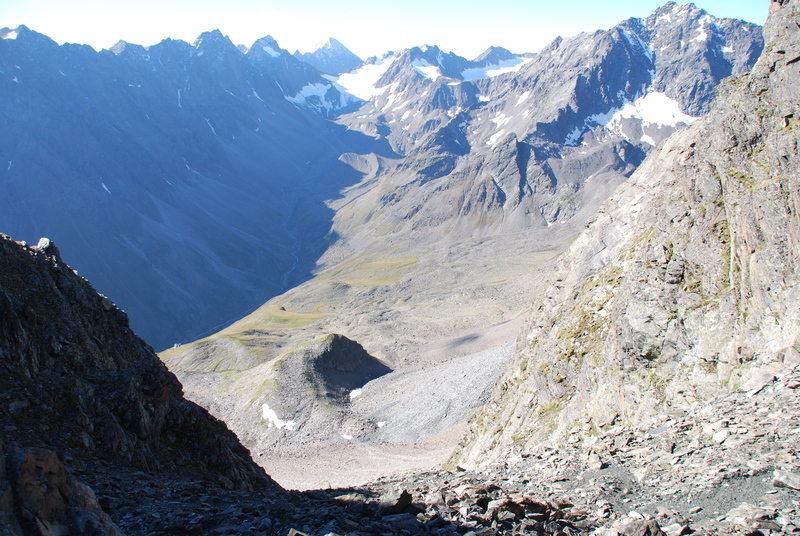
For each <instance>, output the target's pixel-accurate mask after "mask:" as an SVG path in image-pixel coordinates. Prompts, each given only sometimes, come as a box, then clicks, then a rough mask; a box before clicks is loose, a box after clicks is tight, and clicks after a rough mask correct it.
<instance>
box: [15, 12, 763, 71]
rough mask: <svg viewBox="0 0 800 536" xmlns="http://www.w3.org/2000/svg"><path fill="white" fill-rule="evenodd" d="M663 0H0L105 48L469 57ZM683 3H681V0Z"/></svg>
mask: <svg viewBox="0 0 800 536" xmlns="http://www.w3.org/2000/svg"><path fill="white" fill-rule="evenodd" d="M665 2H666V0H605V1H598V0H569V1H565V0H557V1H555V2H544V1H540V0H493V1H492V2H491V3H489V2H487V1H486V0H481V1H477V0H459V1H452V0H449V1H437V0H404V1H402V2H400V1H397V0H395V1H391V2H387V1H383V0H371V1H370V0H335V1H330V0H329V1H325V2H323V1H321V0H293V1H292V2H288V1H286V0H284V1H281V2H276V1H271V0H124V1H121V0H71V1H65V0H0V28H2V27H4V26H7V27H9V28H16V27H17V26H18V25H20V24H24V25H26V26H28V27H29V28H30V29H32V30H36V31H37V32H40V33H43V34H46V35H48V36H50V37H51V38H52V39H54V40H55V41H57V42H59V43H63V42H70V43H84V44H89V45H91V46H93V47H94V48H95V49H97V50H100V49H103V48H109V47H111V46H113V45H114V43H116V42H117V41H119V40H124V41H128V42H130V43H136V44H140V45H145V46H148V45H153V44H155V43H158V42H159V41H161V40H162V39H164V38H167V37H171V38H173V39H183V40H185V41H188V42H190V43H191V42H193V41H194V40H195V39H196V38H197V36H198V35H199V34H200V33H201V32H203V31H207V30H213V29H219V30H221V31H222V33H224V34H225V35H227V36H228V37H230V39H231V41H233V42H234V43H235V44H242V45H246V46H249V45H251V44H252V43H253V41H255V40H256V39H258V38H259V37H263V36H265V35H272V36H273V37H274V38H275V39H276V40H277V41H278V44H280V46H281V47H282V48H285V49H287V50H289V51H290V52H294V51H295V50H297V49H299V50H301V51H303V52H305V51H310V50H314V49H315V48H317V47H318V46H319V45H320V44H321V43H322V42H324V41H325V39H326V38H328V37H335V38H336V39H338V40H339V41H341V42H342V43H343V44H344V45H345V46H347V47H348V48H349V49H350V50H352V51H353V52H355V53H356V54H357V55H359V56H361V57H362V58H367V57H369V56H373V55H379V54H382V53H383V52H386V51H388V50H401V49H404V48H409V47H412V46H417V45H424V44H429V45H438V46H439V47H440V48H442V49H444V50H446V51H452V52H455V53H457V54H459V55H462V56H465V57H467V58H473V57H475V56H477V55H478V54H480V53H481V52H482V51H484V50H485V49H486V48H488V47H489V46H491V45H497V46H503V47H505V48H508V49H510V50H511V51H513V52H536V51H538V50H539V49H541V48H542V47H544V46H545V45H546V44H547V43H549V42H550V41H551V40H552V39H553V38H555V37H556V36H558V35H561V36H563V37H566V36H570V35H575V34H577V33H580V32H582V31H594V30H597V29H608V28H610V27H612V26H614V25H615V24H617V23H619V22H621V21H622V20H625V19H627V18H628V17H645V16H647V15H649V14H650V13H652V12H653V11H654V10H655V9H656V8H658V7H659V6H661V5H663V4H664V3H665ZM678 3H685V2H682V1H679V2H678ZM694 3H695V5H697V6H698V7H701V8H703V9H705V10H706V11H708V12H709V13H711V14H712V15H715V16H717V17H733V18H739V19H744V20H747V21H750V22H755V23H758V24H763V23H764V20H765V19H766V16H767V10H768V5H769V0H696V1H695V2H694Z"/></svg>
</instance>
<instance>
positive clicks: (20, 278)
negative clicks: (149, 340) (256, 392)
mask: <svg viewBox="0 0 800 536" xmlns="http://www.w3.org/2000/svg"><path fill="white" fill-rule="evenodd" d="M0 367H2V374H0V404H2V408H3V410H2V411H0V427H2V429H3V438H4V442H5V443H6V444H9V443H18V444H20V445H24V446H34V447H49V448H56V449H58V450H59V452H63V453H65V455H67V456H70V457H71V458H72V459H73V460H75V463H76V464H79V465H89V466H91V465H94V464H97V463H98V462H99V461H100V460H102V461H103V462H105V463H109V464H118V465H122V466H129V467H136V468H139V469H143V470H149V471H180V472H184V473H193V474H196V475H201V476H202V477H204V478H206V479H208V480H213V481H217V482H219V483H221V484H223V485H227V486H231V487H234V486H235V487H240V488H247V489H253V488H264V487H270V486H274V484H273V483H272V482H271V480H270V479H269V478H268V477H267V476H266V475H265V474H264V473H263V471H262V470H260V469H259V468H257V467H256V466H255V465H254V464H253V462H252V461H251V459H250V455H249V453H248V452H247V450H246V449H244V448H243V447H242V446H241V445H240V444H239V442H238V441H237V439H236V437H235V436H234V435H233V434H232V433H231V432H230V431H228V429H227V428H226V426H225V425H224V424H223V423H222V422H220V421H218V420H216V419H214V418H213V417H211V416H210V415H209V414H208V413H207V412H206V411H205V410H203V409H202V408H200V407H199V406H197V405H195V404H193V403H191V402H189V401H187V400H185V399H184V398H183V396H182V389H181V385H180V384H179V383H178V381H177V379H176V378H175V376H173V375H172V374H171V373H170V372H168V371H167V369H166V367H165V366H164V365H163V364H162V363H161V361H159V360H158V357H157V356H156V355H155V354H154V353H153V350H152V349H151V348H150V347H149V346H147V344H145V343H144V342H143V341H142V340H141V339H139V338H138V337H137V336H136V335H135V334H134V333H133V331H131V330H130V328H129V327H128V321H127V317H126V316H125V313H123V312H122V311H120V310H119V309H118V308H117V307H116V306H115V305H114V304H112V303H111V302H110V301H109V300H108V299H106V298H105V297H103V296H101V295H99V294H97V293H96V292H95V291H94V289H93V288H92V287H91V285H90V284H89V283H88V282H86V281H85V280H84V279H82V278H80V277H78V276H77V275H76V274H75V273H74V272H73V271H72V269H70V268H69V267H68V266H67V265H65V264H64V263H63V261H62V260H61V257H60V255H59V252H58V250H57V249H56V247H55V246H54V245H53V244H52V243H51V242H50V241H49V240H47V239H42V240H41V241H40V243H39V245H38V246H37V247H28V246H24V245H21V244H19V243H16V242H14V241H13V240H11V239H9V238H8V237H7V236H5V235H2V236H0ZM20 452H22V451H20ZM21 455H22V454H21ZM32 456H34V458H36V456H38V455H36V454H34V455H32Z"/></svg>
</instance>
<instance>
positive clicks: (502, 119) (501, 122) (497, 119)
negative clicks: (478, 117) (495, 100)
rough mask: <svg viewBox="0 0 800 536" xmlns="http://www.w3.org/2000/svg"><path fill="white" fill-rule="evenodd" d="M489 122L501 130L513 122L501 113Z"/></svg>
mask: <svg viewBox="0 0 800 536" xmlns="http://www.w3.org/2000/svg"><path fill="white" fill-rule="evenodd" d="M489 121H491V122H492V123H494V124H495V125H497V127H498V128H499V127H502V126H503V125H505V124H506V123H508V122H509V121H511V118H510V117H508V116H507V115H506V114H504V113H502V112H501V113H499V114H497V115H496V116H495V117H493V118H491V119H490V120H489Z"/></svg>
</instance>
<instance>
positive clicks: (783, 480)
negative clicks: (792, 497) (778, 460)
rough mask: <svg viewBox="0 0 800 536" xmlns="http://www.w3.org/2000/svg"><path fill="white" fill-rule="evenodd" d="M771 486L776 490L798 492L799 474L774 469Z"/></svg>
mask: <svg viewBox="0 0 800 536" xmlns="http://www.w3.org/2000/svg"><path fill="white" fill-rule="evenodd" d="M772 485H773V486H775V487H776V488H789V489H793V490H796V491H800V473H793V472H790V471H782V470H778V469H776V470H775V472H774V473H773V474H772Z"/></svg>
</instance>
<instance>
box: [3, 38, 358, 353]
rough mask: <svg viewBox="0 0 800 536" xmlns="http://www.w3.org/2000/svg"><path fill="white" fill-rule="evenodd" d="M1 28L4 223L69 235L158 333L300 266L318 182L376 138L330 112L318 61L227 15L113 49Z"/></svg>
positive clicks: (68, 248) (221, 316) (148, 330)
mask: <svg viewBox="0 0 800 536" xmlns="http://www.w3.org/2000/svg"><path fill="white" fill-rule="evenodd" d="M4 36H5V38H4V39H1V40H0V118H1V119H2V123H3V125H4V126H3V129H2V131H0V160H2V162H3V165H2V169H1V170H0V177H2V180H0V229H2V230H3V231H4V232H7V233H11V234H13V235H14V236H15V237H18V238H19V239H25V240H28V241H36V240H38V238H39V237H40V236H45V235H47V236H50V237H52V238H53V239H54V240H57V241H58V242H59V244H60V246H61V248H62V251H63V252H64V256H65V258H66V259H67V260H68V261H69V262H71V263H72V264H73V265H74V266H75V267H76V268H77V269H78V270H80V271H81V273H82V274H84V275H86V276H87V277H90V278H91V279H92V280H93V281H94V282H95V284H96V285H97V287H98V288H99V289H100V290H101V291H102V292H104V293H105V294H107V295H109V296H110V297H111V298H112V299H113V300H114V301H115V302H117V303H120V304H121V306H122V307H124V309H125V310H126V311H127V312H128V313H129V314H130V317H131V319H132V324H133V326H134V327H135V328H136V329H137V330H138V331H140V332H141V333H142V335H143V336H144V337H145V338H146V339H147V340H148V341H149V342H150V343H151V344H153V345H155V346H157V347H159V348H164V347H166V346H171V345H172V344H173V343H174V342H182V341H186V340H188V339H190V338H195V337H197V336H199V335H201V334H202V333H203V332H204V331H206V330H209V329H212V328H214V327H215V326H216V327H217V328H218V327H222V326H223V325H224V324H226V323H229V322H232V321H233V320H235V319H237V318H238V317H240V316H241V315H242V314H244V313H246V312H247V311H248V310H249V309H251V308H253V307H255V306H257V305H259V304H260V303H262V302H263V301H264V300H265V299H267V298H269V297H270V296H273V295H275V294H277V293H278V292H280V291H282V290H284V289H286V288H288V287H289V286H290V285H292V284H293V283H294V282H296V281H297V280H300V279H302V278H303V277H304V275H303V274H304V273H307V271H308V270H309V269H310V268H311V266H312V265H313V261H314V259H315V258H316V256H318V254H319V251H320V250H321V249H322V248H324V244H325V240H326V239H325V236H326V233H327V231H328V228H329V217H330V212H329V210H328V209H327V207H325V205H324V204H323V200H324V199H328V198H331V197H333V196H335V195H336V193H337V192H338V191H339V190H340V189H341V188H342V186H344V185H346V184H347V183H348V182H352V181H355V180H357V176H358V174H357V173H356V172H354V171H353V170H352V169H350V168H348V167H347V166H345V165H344V164H342V163H341V162H339V161H338V160H337V158H338V156H339V155H340V154H342V152H346V151H349V150H354V149H355V150H357V151H364V150H368V149H369V147H370V143H371V142H370V140H369V139H367V138H365V137H363V136H359V135H355V134H347V133H345V132H344V129H343V128H342V127H339V126H337V125H335V124H332V123H330V122H328V121H325V120H323V119H322V117H321V115H320V114H321V111H322V112H324V111H325V110H327V109H329V107H330V106H333V105H332V104H331V102H332V101H328V100H325V99H326V97H327V93H326V92H322V93H323V95H322V96H321V97H318V98H316V99H312V98H310V97H309V98H307V99H303V98H298V97H297V94H298V93H300V94H302V93H303V88H304V87H308V86H316V87H319V86H320V85H324V86H325V87H327V88H328V89H329V90H330V95H331V97H332V98H334V99H338V93H337V92H336V90H335V89H334V88H333V85H332V83H331V82H329V81H328V80H325V79H324V78H322V77H321V75H320V74H319V73H318V72H317V71H316V70H315V69H314V68H313V67H310V66H308V65H306V64H304V63H302V62H300V61H298V60H296V59H295V58H294V57H293V56H291V55H290V54H288V53H286V52H285V51H282V50H280V49H279V48H278V47H277V45H276V44H275V43H274V40H271V39H270V38H264V39H262V40H260V41H258V42H257V43H256V45H254V46H253V47H251V49H250V51H249V53H248V54H247V55H245V54H242V52H241V51H240V50H239V49H238V48H237V47H235V46H234V45H233V44H232V43H231V42H230V41H229V40H228V38H227V37H225V36H223V35H222V34H221V33H220V32H218V31H214V32H207V33H204V34H203V35H201V36H200V38H199V39H198V40H197V42H196V43H195V44H194V45H190V44H188V43H185V42H183V41H173V40H166V41H163V42H162V43H159V44H157V45H154V46H151V47H147V48H145V47H141V46H138V45H133V44H129V43H124V42H120V43H118V44H117V45H116V46H115V47H113V49H112V50H104V51H101V52H95V51H94V50H93V49H91V48H90V47H88V46H82V45H70V44H67V45H63V46H58V45H57V44H56V43H55V42H53V41H52V40H50V39H49V38H47V37H46V36H44V35H41V34H38V33H36V32H34V31H31V30H29V29H27V28H25V27H24V26H23V27H20V28H17V29H16V30H13V31H9V30H7V29H6V30H5V31H4ZM270 51H272V52H274V54H275V56H272V55H271V53H270ZM326 106H327V107H328V108H326ZM320 110H321V111H320ZM312 112H313V113H312ZM323 177H324V180H323V179H322V178H323ZM326 219H328V223H326Z"/></svg>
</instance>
